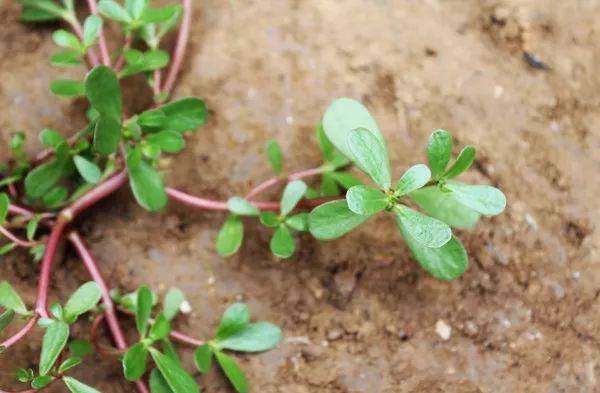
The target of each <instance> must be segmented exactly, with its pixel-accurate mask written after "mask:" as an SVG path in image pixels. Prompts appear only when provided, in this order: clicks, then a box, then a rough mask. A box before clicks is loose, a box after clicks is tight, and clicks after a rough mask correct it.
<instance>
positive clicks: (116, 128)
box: [94, 115, 121, 154]
mask: <svg viewBox="0 0 600 393" xmlns="http://www.w3.org/2000/svg"><path fill="white" fill-rule="evenodd" d="M120 140H121V123H120V122H119V121H118V120H117V119H116V118H113V117H110V116H105V115H100V117H99V118H98V120H97V121H96V128H95V130H94V148H95V149H96V151H98V152H99V153H102V154H112V153H114V152H116V151H117V148H118V147H119V141H120Z"/></svg>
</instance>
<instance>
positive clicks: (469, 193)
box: [445, 181, 506, 216]
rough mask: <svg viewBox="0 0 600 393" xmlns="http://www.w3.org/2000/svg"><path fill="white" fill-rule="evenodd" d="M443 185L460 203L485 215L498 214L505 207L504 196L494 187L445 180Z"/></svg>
mask: <svg viewBox="0 0 600 393" xmlns="http://www.w3.org/2000/svg"><path fill="white" fill-rule="evenodd" d="M445 187H446V188H447V189H449V190H451V191H452V192H453V193H455V194H456V199H457V200H458V201H459V202H460V203H462V204H463V205H465V206H467V207H469V208H471V209H473V210H475V211H476V212H478V213H481V214H484V215H486V216H495V215H496V214H500V213H502V211H503V210H504V208H505V207H506V197H505V196H504V194H503V193H502V191H500V190H499V189H497V188H495V187H491V186H484V185H475V186H473V185H468V184H463V183H458V182H454V181H452V182H447V183H446V185H445Z"/></svg>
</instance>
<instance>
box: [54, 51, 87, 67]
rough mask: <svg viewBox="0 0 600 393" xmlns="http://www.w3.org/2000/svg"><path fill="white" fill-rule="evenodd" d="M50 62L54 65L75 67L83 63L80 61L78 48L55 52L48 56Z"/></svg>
mask: <svg viewBox="0 0 600 393" xmlns="http://www.w3.org/2000/svg"><path fill="white" fill-rule="evenodd" d="M50 64H52V65H53V66H54V67H77V66H79V65H82V64H83V62H82V61H81V52H80V51H78V50H70V51H66V52H60V53H55V54H53V55H52V56H50Z"/></svg>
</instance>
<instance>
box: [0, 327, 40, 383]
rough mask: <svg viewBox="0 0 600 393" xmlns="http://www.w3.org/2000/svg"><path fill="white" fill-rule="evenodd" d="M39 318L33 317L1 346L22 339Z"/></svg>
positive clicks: (1, 344)
mask: <svg viewBox="0 0 600 393" xmlns="http://www.w3.org/2000/svg"><path fill="white" fill-rule="evenodd" d="M37 320H38V318H37V317H32V318H31V319H30V320H29V321H28V322H27V324H26V325H25V326H23V327H22V328H21V330H19V331H18V332H17V333H15V334H14V335H13V336H12V337H10V338H8V339H6V340H5V341H4V342H2V343H0V346H2V347H5V348H10V347H11V346H13V345H15V344H16V343H17V342H18V341H19V340H20V339H22V338H23V337H25V335H27V333H29V331H30V330H31V329H32V328H33V327H34V326H35V324H36V322H37ZM0 392H1V391H0Z"/></svg>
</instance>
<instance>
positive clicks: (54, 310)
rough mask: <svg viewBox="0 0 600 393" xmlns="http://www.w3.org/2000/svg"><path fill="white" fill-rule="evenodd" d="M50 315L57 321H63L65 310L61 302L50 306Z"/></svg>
mask: <svg viewBox="0 0 600 393" xmlns="http://www.w3.org/2000/svg"><path fill="white" fill-rule="evenodd" d="M49 309H50V314H52V316H53V317H54V318H56V319H63V308H62V305H61V304H60V303H59V302H54V303H52V304H51V305H50V307H49Z"/></svg>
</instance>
